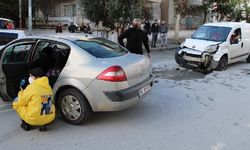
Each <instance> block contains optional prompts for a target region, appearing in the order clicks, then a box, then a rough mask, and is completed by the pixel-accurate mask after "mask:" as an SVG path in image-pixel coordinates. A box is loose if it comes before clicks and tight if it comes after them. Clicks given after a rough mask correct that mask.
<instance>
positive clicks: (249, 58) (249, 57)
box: [246, 54, 250, 63]
mask: <svg viewBox="0 0 250 150" xmlns="http://www.w3.org/2000/svg"><path fill="white" fill-rule="evenodd" d="M246 61H247V63H250V54H249V55H248V57H247V59H246Z"/></svg>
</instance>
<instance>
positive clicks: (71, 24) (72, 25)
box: [68, 22, 77, 33]
mask: <svg viewBox="0 0 250 150" xmlns="http://www.w3.org/2000/svg"><path fill="white" fill-rule="evenodd" d="M68 30H69V32H70V33H75V32H76V31H77V27H76V25H75V24H74V23H73V22H71V23H70V25H69V28H68Z"/></svg>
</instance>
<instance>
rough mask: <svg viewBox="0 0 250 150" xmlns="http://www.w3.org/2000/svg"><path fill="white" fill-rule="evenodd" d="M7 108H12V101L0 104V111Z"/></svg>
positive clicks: (4, 110)
mask: <svg viewBox="0 0 250 150" xmlns="http://www.w3.org/2000/svg"><path fill="white" fill-rule="evenodd" d="M9 110H13V109H12V103H7V104H2V105H0V113H2V112H6V111H9Z"/></svg>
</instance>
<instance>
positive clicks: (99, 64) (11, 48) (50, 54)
mask: <svg viewBox="0 0 250 150" xmlns="http://www.w3.org/2000/svg"><path fill="white" fill-rule="evenodd" d="M0 56H1V62H0V66H1V67H0V88H1V89H0V94H1V96H2V98H3V100H5V101H10V100H13V99H14V98H15V97H16V96H17V93H18V90H19V82H20V80H21V79H23V78H26V77H28V76H29V70H30V69H32V68H34V67H41V68H42V69H43V70H44V71H45V72H47V75H48V77H49V82H50V85H51V86H52V87H53V92H54V100H55V104H56V106H57V107H58V109H59V110H60V112H61V114H62V116H63V118H64V119H65V120H66V121H67V122H69V123H71V124H81V123H83V122H85V121H86V120H87V119H88V118H89V116H90V115H91V113H92V112H100V111H119V110H122V109H125V108H128V107H130V106H132V105H134V104H136V103H137V102H138V101H139V100H140V99H142V98H143V97H144V96H145V95H147V93H148V92H149V91H150V90H151V88H152V86H153V76H152V73H151V66H150V61H149V59H148V58H147V57H145V56H143V55H136V54H132V53H130V52H128V51H127V50H126V49H125V48H123V47H122V46H120V45H118V44H116V43H114V42H112V41H109V40H106V39H104V38H99V37H93V38H88V37H82V36H81V37H80V36H79V37H78V36H74V37H71V36H66V37H63V36H61V37H27V38H23V39H19V40H15V41H13V42H11V43H10V44H8V45H7V46H5V47H4V48H3V49H2V50H1V51H0Z"/></svg>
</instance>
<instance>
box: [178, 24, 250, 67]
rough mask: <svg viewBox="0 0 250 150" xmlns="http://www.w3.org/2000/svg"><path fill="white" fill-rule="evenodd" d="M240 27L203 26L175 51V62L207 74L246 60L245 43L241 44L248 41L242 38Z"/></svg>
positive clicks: (241, 26)
mask: <svg viewBox="0 0 250 150" xmlns="http://www.w3.org/2000/svg"><path fill="white" fill-rule="evenodd" d="M243 25H244V24H242V23H209V24H205V25H203V26H202V27H200V28H199V29H198V30H196V31H195V32H194V33H193V35H192V36H191V38H188V39H186V40H185V41H184V42H183V43H182V44H181V45H180V47H179V48H177V50H176V53H175V60H176V62H177V63H178V64H179V65H181V66H182V67H185V68H189V69H195V70H200V71H210V70H213V69H218V70H225V69H226V68H227V65H228V64H229V63H232V62H235V61H236V60H239V59H238V58H241V59H246V58H247V57H248V56H249V49H248V50H247V47H248V48H249V44H248V43H249V42H245V43H244V40H248V35H247V36H244V34H246V33H242V32H241V30H242V29H243V28H244V27H243ZM245 26H247V25H245ZM248 27H249V25H248ZM235 30H236V31H237V32H239V33H238V36H239V37H237V38H238V39H237V42H234V43H233V42H232V41H230V39H231V37H232V36H233V35H234V32H235ZM242 34H243V35H242ZM242 37H243V38H245V39H243V38H242ZM243 43H244V44H243ZM235 58H237V59H235Z"/></svg>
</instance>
